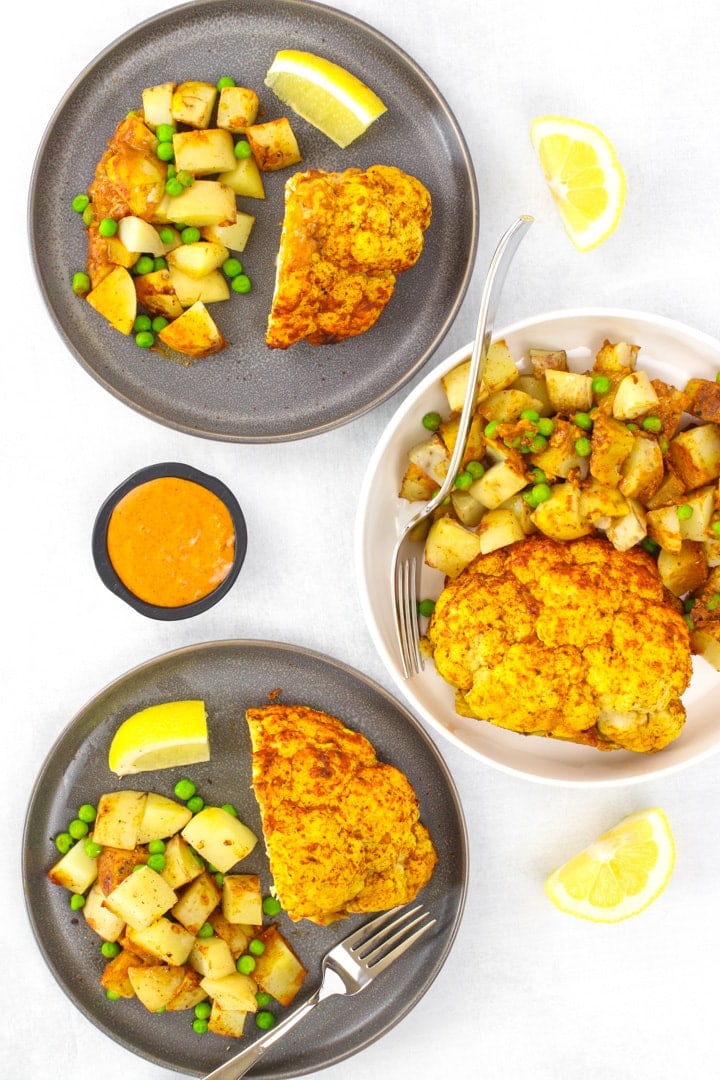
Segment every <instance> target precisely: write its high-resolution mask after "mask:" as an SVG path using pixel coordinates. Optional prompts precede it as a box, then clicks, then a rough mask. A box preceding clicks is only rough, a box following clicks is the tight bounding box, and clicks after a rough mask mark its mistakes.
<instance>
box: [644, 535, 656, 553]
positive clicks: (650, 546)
mask: <svg viewBox="0 0 720 1080" xmlns="http://www.w3.org/2000/svg"><path fill="white" fill-rule="evenodd" d="M640 547H641V548H642V549H643V550H644V551H647V553H648V554H649V555H657V553H658V551H659V550H660V545H659V544H658V542H657V540H653V538H652V536H645V537H643V539H642V540H641V541H640Z"/></svg>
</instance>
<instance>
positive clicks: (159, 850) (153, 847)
mask: <svg viewBox="0 0 720 1080" xmlns="http://www.w3.org/2000/svg"><path fill="white" fill-rule="evenodd" d="M164 851H165V841H164V840H151V841H150V843H149V844H148V852H149V853H150V854H151V855H162V854H163V853H164Z"/></svg>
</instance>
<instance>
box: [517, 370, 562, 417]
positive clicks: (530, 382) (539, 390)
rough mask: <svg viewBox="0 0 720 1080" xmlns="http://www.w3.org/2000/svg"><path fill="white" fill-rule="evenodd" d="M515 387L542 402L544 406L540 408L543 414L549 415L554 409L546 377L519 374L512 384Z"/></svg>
mask: <svg viewBox="0 0 720 1080" xmlns="http://www.w3.org/2000/svg"><path fill="white" fill-rule="evenodd" d="M512 388H513V389H516V390H523V391H524V392H525V393H526V394H529V395H530V397H531V398H534V399H535V400H536V401H540V402H541V403H542V408H541V409H539V410H538V411H539V413H540V415H541V416H549V415H550V414H551V413H552V411H553V409H552V405H551V404H550V397H549V395H548V392H547V385H546V383H545V378H544V377H543V378H540V377H538V376H535V375H518V377H517V379H516V380H515V382H514V383H513V385H512Z"/></svg>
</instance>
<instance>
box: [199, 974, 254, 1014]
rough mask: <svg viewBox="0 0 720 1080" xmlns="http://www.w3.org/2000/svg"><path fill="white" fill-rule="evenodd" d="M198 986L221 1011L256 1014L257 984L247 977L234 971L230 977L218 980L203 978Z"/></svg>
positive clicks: (226, 976) (225, 976) (224, 976)
mask: <svg viewBox="0 0 720 1080" xmlns="http://www.w3.org/2000/svg"><path fill="white" fill-rule="evenodd" d="M200 985H201V986H202V988H203V990H205V992H206V993H207V994H208V996H209V997H211V998H212V999H213V1000H214V1001H216V1002H217V1003H218V1005H219V1007H220V1008H221V1009H236V1010H239V1011H240V1012H251V1013H254V1012H257V1000H256V998H255V994H256V993H257V984H256V982H255V981H254V979H251V978H250V976H249V975H244V974H243V973H242V972H240V971H236V972H234V973H233V974H232V975H223V977H222V978H220V979H211V978H210V977H209V976H205V978H203V979H202V980H201V982H200Z"/></svg>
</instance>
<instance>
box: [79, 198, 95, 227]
mask: <svg viewBox="0 0 720 1080" xmlns="http://www.w3.org/2000/svg"><path fill="white" fill-rule="evenodd" d="M94 220H95V211H94V210H93V206H92V203H90V205H89V206H86V207H85V209H84V210H83V212H82V223H83V225H84V226H85V227H86V228H87V229H89V228H90V226H91V225H92V223H93V221H94Z"/></svg>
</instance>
